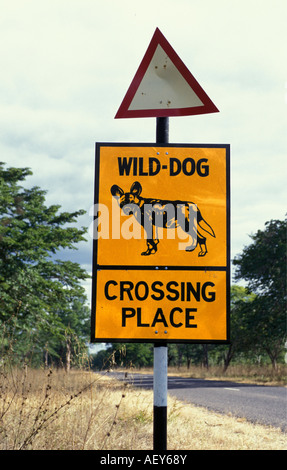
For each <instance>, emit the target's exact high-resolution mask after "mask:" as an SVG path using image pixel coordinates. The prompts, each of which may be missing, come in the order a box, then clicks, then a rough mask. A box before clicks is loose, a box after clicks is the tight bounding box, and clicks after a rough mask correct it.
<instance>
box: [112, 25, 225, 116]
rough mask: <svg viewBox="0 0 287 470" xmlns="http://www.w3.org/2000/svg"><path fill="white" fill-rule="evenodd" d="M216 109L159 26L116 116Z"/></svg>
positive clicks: (174, 114)
mask: <svg viewBox="0 0 287 470" xmlns="http://www.w3.org/2000/svg"><path fill="white" fill-rule="evenodd" d="M215 112H218V109H217V107H216V106H215V105H214V103H213V102H212V101H211V99H210V98H209V97H208V95H207V94H206V93H205V91H204V90H203V89H202V87H201V86H200V85H199V83H198V82H197V80H196V79H195V78H194V76H193V75H192V74H191V73H190V71H189V70H188V69H187V67H186V66H185V64H184V63H183V62H182V60H181V59H180V57H179V56H178V55H177V53H176V52H175V50H174V49H173V48H172V47H171V45H170V44H169V42H168V41H167V40H166V38H165V37H164V36H163V34H162V33H161V32H160V30H159V29H158V28H157V29H156V31H155V33H154V35H153V37H152V40H151V42H150V45H149V47H148V49H147V51H146V53H145V55H144V58H143V60H142V62H141V64H140V66H139V68H138V70H137V72H136V75H135V77H134V79H133V81H132V83H131V85H130V87H129V89H128V91H127V93H126V95H125V97H124V99H123V102H122V104H121V106H120V108H119V110H118V112H117V114H116V116H115V118H138V117H165V116H187V115H196V114H206V113H215Z"/></svg>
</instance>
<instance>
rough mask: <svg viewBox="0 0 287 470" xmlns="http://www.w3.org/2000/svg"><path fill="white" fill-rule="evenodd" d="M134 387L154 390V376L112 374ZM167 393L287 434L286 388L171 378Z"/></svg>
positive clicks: (187, 401) (169, 378)
mask: <svg viewBox="0 0 287 470" xmlns="http://www.w3.org/2000/svg"><path fill="white" fill-rule="evenodd" d="M113 376H114V377H115V378H117V379H119V380H124V381H128V382H129V383H131V384H133V385H134V386H135V387H140V388H145V389H152V388H153V375H152V374H130V373H128V374H127V377H125V374H124V373H117V372H113ZM168 393H169V394H170V395H173V396H175V397H176V398H177V399H178V400H181V401H184V402H186V403H192V404H194V405H198V406H202V407H204V408H207V409H209V410H213V411H217V412H219V413H223V414H230V415H232V416H236V417H240V418H246V420H247V421H250V422H252V423H258V424H264V425H267V426H273V427H276V428H280V429H281V430H282V431H284V432H286V431H287V389H286V388H285V387H273V386H262V385H253V384H241V383H235V382H229V381H219V380H202V379H192V378H180V377H168Z"/></svg>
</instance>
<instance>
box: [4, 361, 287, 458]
mask: <svg viewBox="0 0 287 470" xmlns="http://www.w3.org/2000/svg"><path fill="white" fill-rule="evenodd" d="M152 413H153V392H152V391H146V390H134V389H132V388H131V387H130V386H129V385H127V384H126V383H122V382H117V381H115V380H113V379H111V378H110V377H109V374H108V373H106V375H100V374H96V373H94V372H88V371H80V370H72V371H70V373H67V372H65V371H64V370H63V369H58V370H56V369H55V370H54V369H53V370H52V369H50V370H42V369H36V370H35V369H30V368H24V369H22V370H20V369H10V370H6V371H5V370H3V369H2V371H1V378H0V423H1V424H0V450H152V445H153V416H152ZM286 445H287V441H286V434H285V433H283V432H281V431H280V430H279V429H275V428H272V427H268V426H261V425H257V424H251V423H248V422H247V421H246V420H244V419H242V418H240V419H238V418H235V417H232V416H223V415H221V414H218V413H212V412H209V411H207V410H206V409H204V408H200V407H196V406H193V405H186V404H183V403H182V402H180V401H178V400H176V399H174V398H172V397H169V398H168V450H285V449H286Z"/></svg>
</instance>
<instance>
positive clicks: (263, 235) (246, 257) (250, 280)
mask: <svg viewBox="0 0 287 470" xmlns="http://www.w3.org/2000/svg"><path fill="white" fill-rule="evenodd" d="M286 229H287V224H286V219H285V220H284V221H281V220H271V221H269V222H266V223H265V230H258V231H257V232H256V234H255V235H251V239H252V240H253V243H252V244H251V245H249V246H247V247H245V248H244V249H243V252H242V253H241V254H240V255H239V256H237V257H236V258H235V259H234V265H235V266H236V272H235V279H236V280H239V279H245V280H246V281H247V286H248V289H249V290H250V291H253V292H254V293H255V294H256V298H255V299H254V301H253V302H252V315H249V317H248V322H249V328H250V331H251V332H252V338H253V345H256V347H257V348H258V350H260V349H261V350H263V351H265V352H266V353H267V354H268V355H269V357H270V359H271V362H272V364H273V366H274V367H276V364H277V360H278V357H279V356H280V354H281V353H282V350H283V347H284V343H285V341H286Z"/></svg>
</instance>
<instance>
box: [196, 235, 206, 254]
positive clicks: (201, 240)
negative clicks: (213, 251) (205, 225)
mask: <svg viewBox="0 0 287 470" xmlns="http://www.w3.org/2000/svg"><path fill="white" fill-rule="evenodd" d="M198 243H199V246H200V252H199V253H198V256H205V255H206V253H207V247H206V238H205V237H203V236H201V235H199V234H198Z"/></svg>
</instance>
